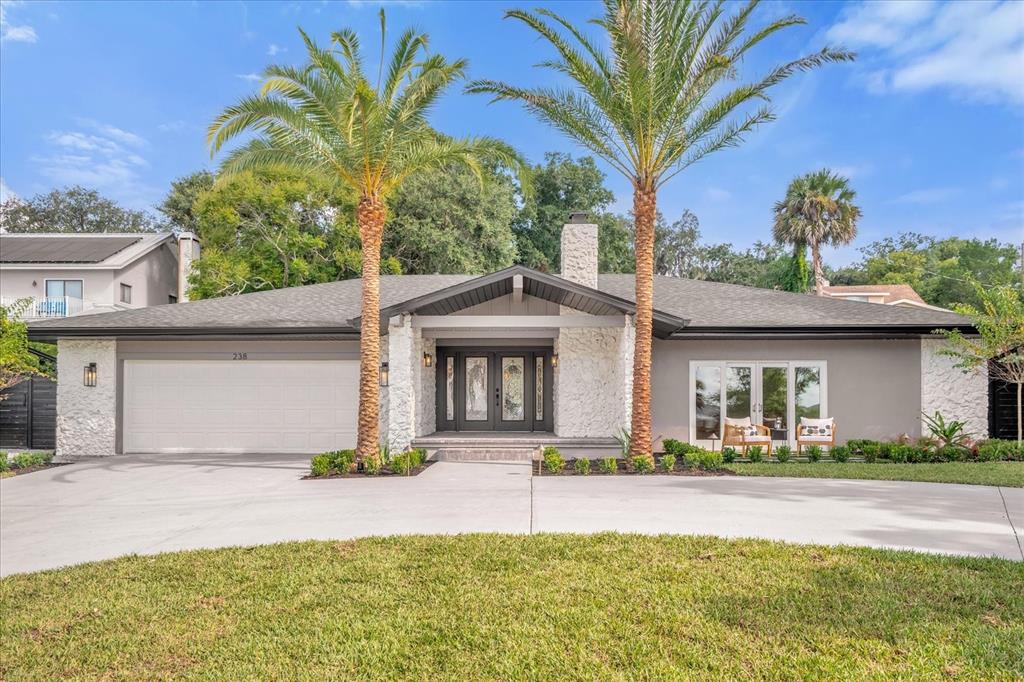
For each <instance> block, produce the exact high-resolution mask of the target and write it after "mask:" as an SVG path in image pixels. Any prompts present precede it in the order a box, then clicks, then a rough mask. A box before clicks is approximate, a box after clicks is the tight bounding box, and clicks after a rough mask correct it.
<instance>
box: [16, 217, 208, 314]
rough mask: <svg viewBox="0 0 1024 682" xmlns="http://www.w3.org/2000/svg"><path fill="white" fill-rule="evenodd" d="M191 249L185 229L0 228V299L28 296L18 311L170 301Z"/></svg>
mask: <svg viewBox="0 0 1024 682" xmlns="http://www.w3.org/2000/svg"><path fill="white" fill-rule="evenodd" d="M198 256H199V242H198V240H197V239H196V238H195V236H194V235H192V234H191V233H187V232H186V233H182V234H181V235H178V236H175V235H173V234H170V233H164V234H150V233H124V234H121V233H117V234H115V233H102V234H67V233H52V234H4V235H0V304H2V305H10V304H12V303H13V302H15V301H18V300H21V299H30V303H29V304H28V307H27V309H26V310H25V311H24V312H23V313H22V316H23V317H24V318H25V319H39V318H52V317H71V316H74V315H80V314H92V313H101V312H109V311H114V310H130V309H133V308H145V307H147V306H153V305H164V304H167V303H177V302H178V301H184V300H187V299H186V294H185V289H186V287H187V281H186V279H187V277H186V276H185V273H187V272H188V268H189V266H190V264H191V261H192V260H194V259H195V258H197V257H198Z"/></svg>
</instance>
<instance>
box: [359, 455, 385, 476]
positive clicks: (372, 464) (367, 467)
mask: <svg viewBox="0 0 1024 682" xmlns="http://www.w3.org/2000/svg"><path fill="white" fill-rule="evenodd" d="M381 466H382V465H381V460H380V459H364V460H363V473H364V474H366V475H367V476H376V475H377V474H379V473H380V470H381Z"/></svg>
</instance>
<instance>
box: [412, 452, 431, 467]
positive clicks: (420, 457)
mask: <svg viewBox="0 0 1024 682" xmlns="http://www.w3.org/2000/svg"><path fill="white" fill-rule="evenodd" d="M409 460H410V461H411V462H412V466H413V468H414V469H415V468H416V467H420V466H423V463H424V462H426V461H427V451H426V450H425V449H423V448H413V449H412V450H410V451H409Z"/></svg>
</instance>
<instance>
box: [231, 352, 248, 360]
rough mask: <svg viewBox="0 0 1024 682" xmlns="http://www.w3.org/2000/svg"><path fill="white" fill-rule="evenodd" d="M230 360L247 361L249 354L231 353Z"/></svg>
mask: <svg viewBox="0 0 1024 682" xmlns="http://www.w3.org/2000/svg"><path fill="white" fill-rule="evenodd" d="M231 359H232V360H248V359H249V354H248V353H232V354H231Z"/></svg>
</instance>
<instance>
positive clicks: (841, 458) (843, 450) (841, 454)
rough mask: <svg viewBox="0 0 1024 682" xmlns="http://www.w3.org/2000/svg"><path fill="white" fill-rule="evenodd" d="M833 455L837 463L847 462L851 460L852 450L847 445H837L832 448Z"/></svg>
mask: <svg viewBox="0 0 1024 682" xmlns="http://www.w3.org/2000/svg"><path fill="white" fill-rule="evenodd" d="M831 455H832V459H834V460H835V461H837V462H847V461H849V459H850V448H849V446H847V445H836V446H835V447H833V448H832V452H831Z"/></svg>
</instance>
